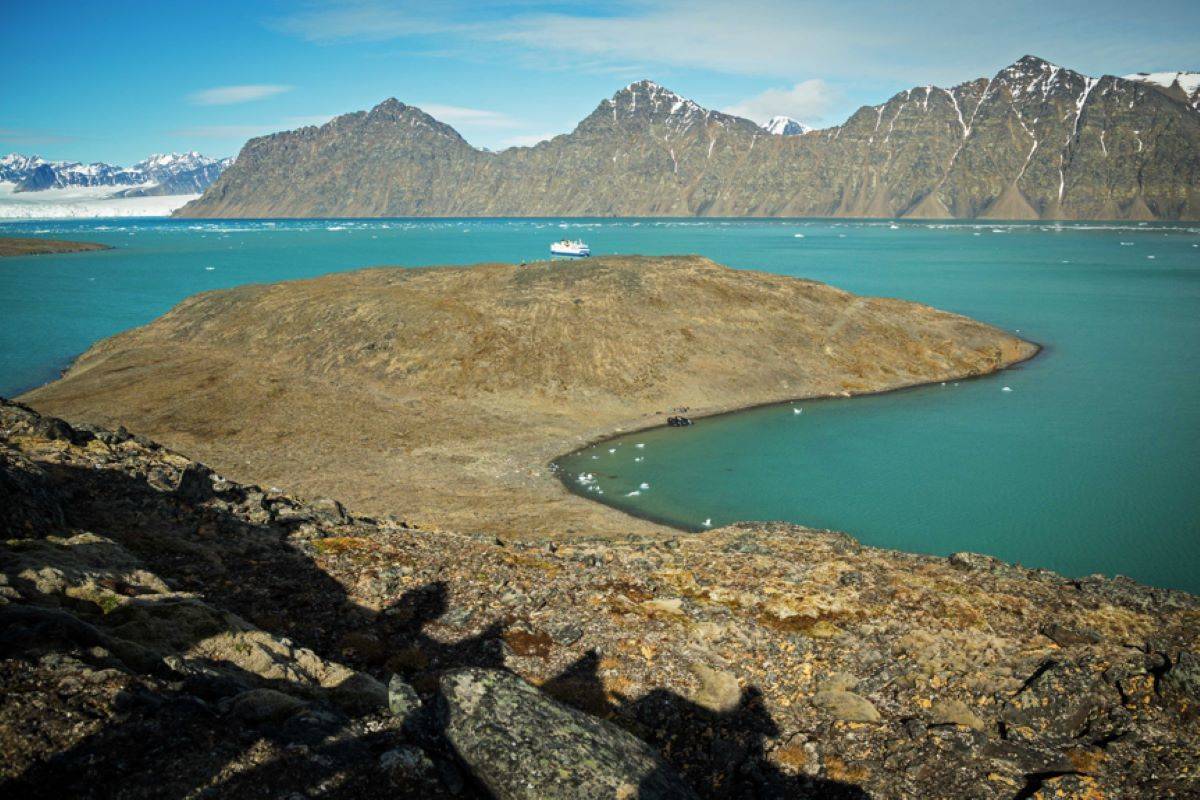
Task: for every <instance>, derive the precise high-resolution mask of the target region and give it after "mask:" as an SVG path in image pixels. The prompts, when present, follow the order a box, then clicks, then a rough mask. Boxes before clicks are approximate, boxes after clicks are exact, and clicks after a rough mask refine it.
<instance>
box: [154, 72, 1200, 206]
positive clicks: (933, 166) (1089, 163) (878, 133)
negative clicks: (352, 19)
mask: <svg viewBox="0 0 1200 800" xmlns="http://www.w3.org/2000/svg"><path fill="white" fill-rule="evenodd" d="M1169 74H1170V75H1173V76H1175V75H1176V74H1174V73H1169ZM1185 76H1186V74H1185ZM1185 85H1191V82H1190V81H1189V80H1187V79H1186V77H1185V79H1184V80H1183V81H1182V82H1181V80H1180V79H1179V78H1178V77H1177V76H1176V77H1173V78H1172V80H1171V82H1170V83H1169V84H1168V85H1163V78H1162V77H1161V76H1159V77H1157V78H1156V76H1155V75H1145V76H1140V75H1139V76H1135V77H1134V78H1133V79H1128V78H1120V77H1115V76H1111V75H1106V76H1104V77H1101V78H1093V77H1090V76H1087V75H1083V74H1081V73H1079V72H1075V71H1073V70H1070V69H1066V68H1063V67H1060V66H1057V65H1055V64H1051V63H1050V62H1048V61H1045V60H1043V59H1040V58H1037V57H1035V56H1025V57H1023V58H1021V59H1020V60H1018V61H1016V62H1015V63H1013V64H1012V65H1010V66H1007V67H1005V68H1003V69H1001V70H1000V71H999V72H997V73H996V74H995V75H994V76H992V77H991V78H986V77H981V78H977V79H975V80H971V81H967V82H965V83H960V84H958V85H957V86H954V87H952V88H949V89H946V88H941V87H937V86H932V85H930V86H918V87H914V88H911V89H906V90H904V91H902V92H900V93H898V94H896V95H895V96H893V97H892V98H890V99H889V100H887V101H886V102H884V103H881V104H879V105H876V106H864V107H863V108H860V109H859V110H858V111H856V112H855V113H854V114H853V115H851V117H850V118H849V119H848V120H847V121H846V122H844V123H843V124H841V125H837V126H834V127H831V128H825V129H821V130H814V131H809V132H807V133H802V134H797V135H787V136H777V135H772V134H771V133H769V132H768V131H766V130H764V129H763V128H762V127H760V126H759V125H758V124H756V123H754V122H752V121H750V120H747V119H743V118H741V117H737V116H733V115H730V114H725V113H722V112H719V111H711V110H708V109H705V108H702V107H701V106H699V105H698V104H696V103H695V102H693V101H691V100H688V99H686V98H684V97H681V96H680V95H678V94H676V93H674V92H672V91H670V90H668V89H666V88H664V87H662V86H660V85H658V84H656V83H654V82H652V81H639V82H636V83H633V84H630V85H629V86H626V87H625V88H623V89H621V90H620V91H618V92H617V93H616V94H614V95H613V96H612V97H611V98H609V99H606V100H604V101H602V102H601V103H600V104H599V105H598V106H597V107H596V109H595V110H594V111H593V112H592V113H591V114H590V115H588V116H587V117H586V118H585V119H583V120H582V121H581V122H580V123H579V124H578V126H577V127H576V128H575V130H574V131H572V132H571V133H569V134H564V135H561V136H556V137H554V138H553V139H551V140H549V141H545V142H541V143H539V144H537V145H535V146H533V147H517V148H511V149H508V150H504V151H501V152H499V153H492V152H487V151H483V150H479V149H476V148H474V147H472V146H471V145H470V144H468V143H467V142H466V141H465V140H464V139H463V138H462V137H461V136H460V135H459V134H458V133H457V132H456V131H455V130H454V129H453V128H451V127H450V126H448V125H446V124H444V123H442V122H439V121H438V120H436V119H434V118H433V117H431V116H430V115H428V114H426V113H425V112H423V111H421V110H420V109H419V108H416V107H414V106H409V105H405V104H404V103H401V102H399V101H398V100H396V99H389V100H386V101H384V102H383V103H380V104H379V105H377V106H376V107H375V108H373V109H371V110H370V111H359V112H355V113H352V114H345V115H342V116H340V117H337V118H335V119H333V120H332V121H330V122H329V123H327V124H325V125H322V126H320V127H305V128H301V129H299V130H294V131H288V132H283V133H276V134H272V135H269V136H264V137H259V138H255V139H251V140H250V141H249V142H247V143H246V145H245V146H244V147H243V148H242V151H241V153H240V154H239V155H238V158H237V161H236V162H235V163H234V164H233V165H232V166H231V167H230V168H229V169H228V170H226V171H225V172H224V173H223V174H222V176H221V177H220V178H219V179H218V180H217V181H216V182H215V183H214V184H213V185H212V186H210V187H209V188H208V189H207V190H206V191H205V193H204V195H203V196H202V197H200V198H199V199H197V200H195V201H193V202H191V203H189V204H187V205H186V206H184V207H183V208H182V209H180V210H179V211H177V212H176V214H177V215H180V216H192V217H275V216H291V217H301V216H330V217H341V216H346V217H377V216H610V215H611V216H763V217H772V216H850V217H885V218H888V217H923V218H976V217H982V218H1003V219H1138V220H1151V219H1167V220H1171V219H1200V113H1198V111H1197V108H1196V107H1195V103H1194V98H1193V97H1192V96H1191V95H1189V94H1187V92H1186V91H1185V88H1184V86H1185Z"/></svg>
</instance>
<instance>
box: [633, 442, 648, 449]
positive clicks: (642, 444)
mask: <svg viewBox="0 0 1200 800" xmlns="http://www.w3.org/2000/svg"><path fill="white" fill-rule="evenodd" d="M645 446H646V443H645V442H638V443H637V444H635V445H634V447H636V448H637V449H638V450H641V449H642V448H644V447H645Z"/></svg>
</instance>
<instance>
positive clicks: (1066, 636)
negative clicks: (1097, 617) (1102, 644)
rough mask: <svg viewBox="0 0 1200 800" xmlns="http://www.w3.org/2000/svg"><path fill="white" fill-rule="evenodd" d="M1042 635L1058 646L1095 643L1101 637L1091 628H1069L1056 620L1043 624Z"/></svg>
mask: <svg viewBox="0 0 1200 800" xmlns="http://www.w3.org/2000/svg"><path fill="white" fill-rule="evenodd" d="M1042 635H1043V636H1045V637H1046V638H1047V639H1050V640H1051V641H1053V642H1054V643H1055V644H1056V645H1058V646H1059V647H1070V646H1072V645H1076V644H1096V643H1097V642H1099V641H1100V640H1101V638H1102V637H1101V636H1100V634H1099V633H1097V632H1096V631H1094V630H1092V629H1091V628H1069V627H1067V626H1066V625H1060V624H1059V623H1057V622H1051V623H1050V624H1049V625H1043V626H1042Z"/></svg>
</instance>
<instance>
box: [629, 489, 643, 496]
mask: <svg viewBox="0 0 1200 800" xmlns="http://www.w3.org/2000/svg"><path fill="white" fill-rule="evenodd" d="M640 494H641V492H639V491H638V490H637V489H634V490H633V491H632V492H626V493H625V496H626V497H637V496H638V495H640Z"/></svg>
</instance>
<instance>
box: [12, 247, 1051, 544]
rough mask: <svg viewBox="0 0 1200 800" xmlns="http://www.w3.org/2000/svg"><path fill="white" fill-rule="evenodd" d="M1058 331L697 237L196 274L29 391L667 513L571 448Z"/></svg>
mask: <svg viewBox="0 0 1200 800" xmlns="http://www.w3.org/2000/svg"><path fill="white" fill-rule="evenodd" d="M1036 351H1037V347H1036V345H1033V344H1031V343H1029V342H1026V341H1023V340H1021V339H1019V338H1016V337H1014V336H1012V335H1010V334H1008V333H1005V332H1003V331H1001V330H998V329H996V328H993V327H991V326H988V325H985V324H982V323H979V322H975V321H973V320H970V319H967V318H965V317H962V316H959V315H955V314H950V313H946V312H944V311H939V310H937V309H933V308H930V307H929V306H925V305H920V304H916V303H911V302H905V301H901V300H892V299H880V298H868V297H858V296H855V295H853V294H850V293H848V292H845V291H841V290H839V289H836V288H834V287H831V286H827V285H824V284H821V283H817V282H814V281H807V280H798V279H795V278H788V277H783V276H779V275H773V274H767V273H762V272H752V271H745V270H736V269H730V268H728V267H724V266H721V265H719V264H716V263H713V262H712V261H709V260H708V259H705V258H701V257H698V256H676V257H635V256H628V257H604V258H593V259H590V260H588V261H586V262H582V263H571V264H563V263H540V264H533V265H528V266H516V265H511V264H482V265H478V266H474V267H465V268H464V267H443V268H436V269H389V268H380V269H368V270H362V271H358V272H348V273H339V274H334V275H328V276H325V277H321V278H317V279H314V280H305V281H296V282H288V283H279V284H273V285H259V286H243V287H239V288H235V289H228V290H221V291H215V292H208V293H205V294H200V295H197V296H195V297H192V298H190V299H188V300H186V301H184V302H183V303H181V304H180V305H179V306H177V307H176V308H175V309H173V310H172V311H171V312H169V313H168V314H166V315H165V316H163V317H161V318H160V319H158V320H156V321H154V322H153V323H151V324H149V325H147V326H145V327H142V328H138V329H135V330H132V331H128V332H126V333H123V334H120V335H118V336H115V337H113V338H111V339H108V340H105V341H102V342H100V343H98V344H97V345H95V346H94V347H92V348H91V349H90V350H89V351H87V352H86V353H85V354H84V355H83V356H82V357H80V358H79V360H78V361H77V362H76V363H75V364H74V365H73V366H72V368H71V369H70V370H69V371H68V372H67V374H66V376H65V377H64V378H63V379H61V380H59V381H56V382H54V383H52V384H49V385H47V386H44V387H42V388H40V389H37V390H35V391H33V392H30V393H29V394H27V395H26V396H25V397H24V398H23V399H24V400H25V401H27V402H29V403H31V404H32V405H33V406H35V407H36V408H37V409H39V410H40V411H43V412H45V413H49V414H55V415H58V416H62V417H65V418H67V419H70V420H72V421H89V422H94V423H100V424H105V425H111V426H116V425H124V426H126V427H128V428H129V429H130V430H133V431H136V432H138V433H142V434H145V435H147V436H151V437H153V438H154V439H156V440H158V441H160V442H163V443H164V444H166V445H168V446H170V447H172V448H174V449H176V450H179V451H182V452H184V453H187V454H188V455H189V456H191V457H193V458H197V459H200V460H202V461H204V462H205V463H207V464H209V465H211V466H213V467H214V468H215V469H218V470H219V471H221V472H222V473H223V474H225V475H227V476H229V477H231V478H236V479H238V480H242V481H251V482H256V483H261V484H264V485H268V486H279V487H284V488H286V489H287V490H288V491H294V492H298V493H300V494H302V495H306V496H310V497H312V496H321V495H328V496H332V497H336V498H338V499H339V500H341V501H343V502H345V503H346V504H347V506H348V507H351V508H353V509H355V510H356V511H359V512H363V513H373V514H385V513H391V512H394V511H397V510H398V509H404V512H405V514H407V515H408V519H410V520H411V521H414V522H417V523H420V524H422V525H423V526H428V527H437V528H442V529H449V530H481V531H488V532H492V533H497V534H503V535H506V536H514V535H517V536H519V535H555V536H567V535H571V534H576V533H579V534H583V533H586V534H593V535H594V534H605V533H629V532H651V531H655V530H658V531H661V530H662V529H661V528H659V526H656V525H652V524H651V523H648V522H642V521H635V520H630V519H628V518H625V517H623V516H621V515H618V514H615V513H614V512H612V511H611V510H609V509H606V508H603V507H601V506H599V505H597V504H595V503H591V502H589V501H587V500H584V499H582V498H579V497H575V496H572V495H570V494H568V493H567V492H565V491H564V490H563V488H562V486H561V485H560V483H559V482H558V481H557V480H556V479H555V477H554V476H553V475H552V474H550V472H549V470H548V469H547V466H546V465H547V464H548V462H549V461H550V460H551V459H553V458H554V457H556V456H558V455H561V454H562V453H564V452H567V451H569V450H572V449H574V448H575V447H578V446H580V445H581V444H583V443H585V442H587V441H589V440H592V439H596V438H599V437H602V436H605V435H609V434H612V433H614V432H617V431H620V430H629V429H634V428H640V427H646V426H650V425H655V424H661V423H662V422H664V421H665V416H666V415H667V414H668V413H671V411H672V409H675V408H678V407H684V406H686V407H688V408H689V409H690V411H689V413H690V414H691V415H693V416H700V415H704V414H708V413H715V412H720V411H728V410H732V409H737V408H744V407H747V406H754V405H759V404H764V403H771V402H778V401H786V400H791V399H796V398H808V397H822V396H839V395H851V394H858V393H866V392H879V391H885V390H890V389H896V388H900V387H904V386H911V385H915V384H921V383H926V382H930V381H942V380H948V379H952V378H955V379H956V378H962V377H967V376H974V375H982V374H986V373H989V372H993V371H995V370H998V369H1002V368H1004V367H1007V366H1009V365H1011V364H1013V363H1016V362H1019V361H1021V360H1023V359H1026V358H1029V357H1030V356H1032V355H1033V354H1034V353H1035V352H1036Z"/></svg>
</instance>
